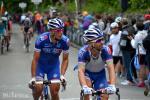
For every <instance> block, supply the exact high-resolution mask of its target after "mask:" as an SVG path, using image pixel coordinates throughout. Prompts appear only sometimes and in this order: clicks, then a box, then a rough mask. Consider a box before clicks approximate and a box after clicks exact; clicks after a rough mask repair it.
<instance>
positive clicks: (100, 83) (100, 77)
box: [92, 69, 109, 100]
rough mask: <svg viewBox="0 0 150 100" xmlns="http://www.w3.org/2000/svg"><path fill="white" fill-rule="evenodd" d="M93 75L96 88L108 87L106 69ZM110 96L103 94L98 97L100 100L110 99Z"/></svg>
mask: <svg viewBox="0 0 150 100" xmlns="http://www.w3.org/2000/svg"><path fill="white" fill-rule="evenodd" d="M92 77H93V82H94V83H93V87H94V89H95V90H100V89H104V88H106V87H108V82H107V78H106V73H105V69H103V70H102V71H100V72H98V73H97V74H94V75H93V76H92ZM108 98H109V95H107V94H102V95H100V96H99V97H98V100H108Z"/></svg>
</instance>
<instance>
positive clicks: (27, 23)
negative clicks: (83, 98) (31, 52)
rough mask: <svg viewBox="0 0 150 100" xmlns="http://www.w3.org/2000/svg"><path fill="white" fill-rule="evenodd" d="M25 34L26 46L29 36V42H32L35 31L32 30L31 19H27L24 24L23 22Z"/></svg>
mask: <svg viewBox="0 0 150 100" xmlns="http://www.w3.org/2000/svg"><path fill="white" fill-rule="evenodd" d="M23 29H24V30H23V34H24V44H25V42H26V41H25V40H26V39H25V38H26V35H27V34H29V41H30V40H31V37H32V36H33V29H32V22H31V20H30V18H28V17H26V18H25V20H24V22H23Z"/></svg>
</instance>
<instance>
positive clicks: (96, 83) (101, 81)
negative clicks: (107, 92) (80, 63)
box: [85, 69, 108, 90]
mask: <svg viewBox="0 0 150 100" xmlns="http://www.w3.org/2000/svg"><path fill="white" fill-rule="evenodd" d="M85 76H86V78H87V79H89V80H91V82H92V85H93V88H94V89H95V90H99V89H104V88H106V87H108V82H107V78H106V73H105V69H103V70H101V71H100V72H90V71H88V70H85Z"/></svg>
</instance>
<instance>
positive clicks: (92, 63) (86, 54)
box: [78, 45, 113, 72]
mask: <svg viewBox="0 0 150 100" xmlns="http://www.w3.org/2000/svg"><path fill="white" fill-rule="evenodd" d="M112 61H113V60H112V55H111V52H110V49H109V47H107V46H103V47H102V49H101V51H100V54H99V57H98V58H94V57H92V55H91V52H90V50H89V47H88V45H85V46H83V47H82V48H81V49H80V50H79V53H78V64H83V65H85V69H86V70H88V71H90V72H100V71H101V70H103V69H104V68H105V64H108V63H109V62H112Z"/></svg>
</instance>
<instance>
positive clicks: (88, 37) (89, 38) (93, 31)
mask: <svg viewBox="0 0 150 100" xmlns="http://www.w3.org/2000/svg"><path fill="white" fill-rule="evenodd" d="M103 37H104V34H103V32H102V31H101V30H100V29H99V28H90V29H88V30H86V31H85V33H84V34H83V39H84V41H85V42H86V43H87V42H94V40H97V39H102V38H103Z"/></svg>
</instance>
